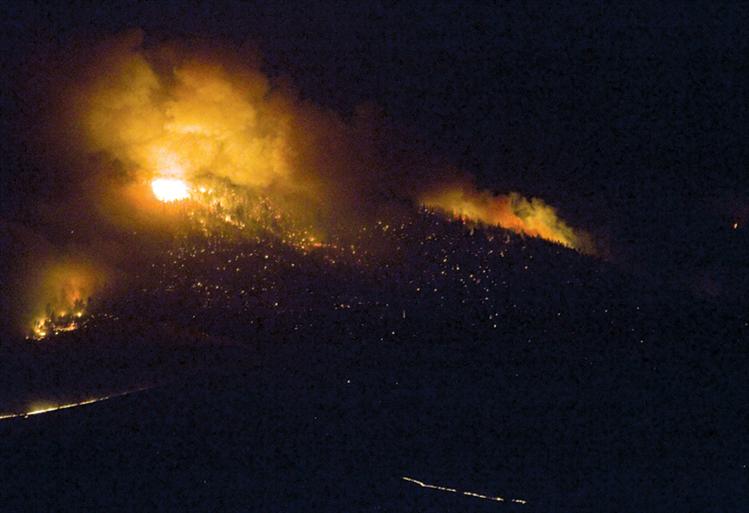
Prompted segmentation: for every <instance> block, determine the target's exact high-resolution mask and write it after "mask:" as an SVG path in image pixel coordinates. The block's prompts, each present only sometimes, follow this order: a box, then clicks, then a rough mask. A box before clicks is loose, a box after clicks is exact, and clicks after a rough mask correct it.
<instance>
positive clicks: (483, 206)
mask: <svg viewBox="0 0 749 513" xmlns="http://www.w3.org/2000/svg"><path fill="white" fill-rule="evenodd" d="M421 203H422V205H424V206H426V207H427V208H431V209H436V210H440V211H442V212H444V213H446V214H449V215H450V216H452V217H455V218H458V219H461V220H463V221H470V222H478V223H486V224H489V225H493V226H500V227H502V228H505V229H507V230H512V231H514V232H516V233H522V234H525V235H530V236H531V237H540V238H542V239H546V240H548V241H551V242H555V243H557V244H561V245H562V246H567V247H569V248H574V249H577V250H578V251H582V252H584V253H595V250H594V248H593V245H592V242H591V241H590V238H589V236H588V235H587V234H586V233H584V232H581V231H578V230H575V229H573V228H572V227H570V226H569V225H568V224H567V223H565V222H564V221H563V220H562V219H561V218H560V217H559V216H558V215H557V213H556V211H555V210H554V208H553V207H551V206H549V205H547V204H546V203H544V202H543V201H542V200H540V199H538V198H531V199H526V198H524V197H523V196H521V195H520V194H518V193H516V192H511V193H510V194H503V195H494V194H491V193H490V192H488V191H481V190H478V189H476V188H475V187H473V185H471V184H465V183H462V184H461V183H457V184H447V185H444V186H441V187H439V188H435V189H433V190H432V191H430V192H428V193H427V194H424V195H422V197H421Z"/></svg>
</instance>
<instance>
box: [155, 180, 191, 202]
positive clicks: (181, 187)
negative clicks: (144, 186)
mask: <svg viewBox="0 0 749 513" xmlns="http://www.w3.org/2000/svg"><path fill="white" fill-rule="evenodd" d="M151 190H152V191H153V195H154V196H156V199H158V200H159V201H163V202H164V203H170V202H172V201H181V200H185V199H187V198H189V197H190V189H189V188H188V187H187V184H186V183H185V182H183V181H182V180H179V179H176V178H157V179H155V180H153V181H152V182H151Z"/></svg>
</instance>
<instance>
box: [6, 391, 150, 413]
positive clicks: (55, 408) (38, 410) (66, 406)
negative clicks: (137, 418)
mask: <svg viewBox="0 0 749 513" xmlns="http://www.w3.org/2000/svg"><path fill="white" fill-rule="evenodd" d="M152 388H154V387H153V386H148V387H140V388H135V389H132V390H127V391H125V392H119V393H116V394H111V395H105V396H101V397H95V398H93V399H86V400H85V401H79V402H77V403H67V404H59V405H45V406H37V407H36V408H33V409H31V410H29V411H26V412H22V413H7V414H2V415H0V420H9V419H17V418H23V419H28V418H29V417H33V416H34V415H42V414H44V413H51V412H55V411H60V410H68V409H70V408H78V407H79V406H88V405H90V404H95V403H100V402H102V401H107V400H109V399H115V398H117V397H124V396H126V395H130V394H135V393H137V392H143V391H145V390H150V389H152Z"/></svg>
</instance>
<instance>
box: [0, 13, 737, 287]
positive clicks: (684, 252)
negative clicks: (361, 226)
mask: <svg viewBox="0 0 749 513" xmlns="http://www.w3.org/2000/svg"><path fill="white" fill-rule="evenodd" d="M217 4H218V5H217ZM624 4H625V5H621V3H619V5H615V4H614V3H612V4H611V5H600V4H591V5H586V4H577V5H576V6H574V7H570V6H568V5H565V6H559V5H552V4H551V3H550V2H538V3H534V4H531V5H527V3H526V2H522V3H502V4H499V5H493V4H486V5H483V6H481V7H475V6H470V7H469V6H466V5H463V4H462V3H458V2H456V3H450V4H436V5H435V4H427V3H417V4H410V5H408V6H405V5H402V6H399V7H396V8H392V7H389V6H385V5H381V4H377V3H374V2H371V3H367V5H366V6H364V5H359V6H341V5H335V3H333V2H329V3H326V2H323V3H317V4H307V3H304V4H297V5H290V4H289V3H287V2H274V3H270V4H268V5H263V4H258V5H247V4H244V3H236V2H211V3H205V4H202V5H197V3H195V5H194V4H193V3H183V2H159V3H157V2H133V3H130V2H123V3H116V4H115V3H110V4H101V5H99V4H96V5H93V4H73V5H65V6H59V7H57V6H56V5H49V3H47V2H38V3H36V4H35V3H31V2H29V3H26V4H24V5H23V6H20V5H19V6H10V4H7V5H6V7H4V8H3V12H2V18H3V22H2V24H3V30H2V33H3V35H2V41H3V58H2V64H3V74H4V76H5V83H4V84H3V85H4V91H3V100H2V108H3V109H4V110H6V112H7V113H8V114H9V115H4V116H3V118H4V120H5V121H4V124H3V130H4V132H5V136H4V144H3V151H4V153H6V159H4V160H5V164H4V165H3V168H4V172H3V182H2V183H3V199H4V203H5V204H6V208H7V209H9V210H10V211H12V207H8V206H7V205H11V206H12V205H13V204H14V201H13V198H12V197H10V196H11V195H15V196H16V197H19V196H18V195H17V194H15V193H16V192H17V191H18V187H19V186H18V183H19V180H17V179H14V177H15V178H17V177H18V176H19V169H23V168H24V166H27V163H26V161H25V159H24V156H23V152H22V151H18V149H17V148H15V147H14V144H13V138H12V137H13V133H14V132H16V131H17V126H16V125H14V123H16V122H18V121H17V120H18V119H21V120H22V119H24V118H23V117H22V116H21V117H17V116H15V115H16V114H19V113H22V112H23V111H24V110H25V109H28V108H29V106H28V105H25V104H24V103H23V100H22V98H23V94H22V93H23V92H22V91H19V90H18V85H17V83H18V82H17V81H16V78H17V77H26V76H27V75H28V72H27V70H28V69H29V66H28V62H29V60H31V59H36V58H37V56H39V55H40V54H44V53H45V52H47V51H48V50H50V49H55V48H57V47H60V46H64V45H67V44H69V43H70V42H71V41H72V40H80V39H91V40H97V39H99V38H102V37H106V36H108V35H111V34H115V33H118V32H121V31H123V30H125V29H128V28H134V27H140V28H142V29H144V30H145V32H146V35H147V37H148V38H154V39H162V38H170V37H180V38H183V37H201V38H209V39H221V40H223V41H227V42H228V43H229V44H231V45H236V46H242V45H244V46H250V47H253V46H254V47H258V48H259V49H260V50H261V52H262V54H263V57H264V60H265V66H266V70H267V71H268V72H269V74H271V75H272V76H285V77H288V78H290V79H291V80H292V81H293V82H294V84H295V85H296V87H297V88H298V89H299V91H300V92H301V94H302V95H303V96H304V97H306V98H308V99H310V100H311V101H313V102H315V103H317V104H321V105H325V106H328V107H331V108H333V109H335V110H337V111H339V112H342V113H344V114H345V113H347V112H351V111H352V110H353V109H354V108H355V107H356V105H358V104H361V103H364V102H370V103H373V104H376V105H378V106H379V107H380V108H382V109H383V110H384V112H385V113H386V114H387V115H388V116H389V118H390V119H391V120H392V121H393V122H394V123H395V124H398V125H400V126H403V127H405V128H407V129H408V130H410V131H411V132H412V133H414V134H415V135H416V136H418V137H419V138H421V139H422V141H423V143H424V144H425V145H427V146H428V147H429V148H430V149H431V151H432V152H433V154H436V155H440V156H444V157H445V158H446V159H448V160H449V161H451V162H453V163H455V164H456V165H458V166H459V167H462V168H463V169H465V170H467V171H469V172H471V173H473V174H475V175H477V176H478V178H479V181H480V182H481V184H482V185H484V186H487V187H491V188H494V189H496V190H498V191H506V190H519V191H521V192H522V193H524V194H526V195H537V196H540V197H542V198H544V199H545V200H547V201H548V202H549V203H551V204H553V205H556V206H558V207H559V209H560V210H561V213H562V215H563V217H565V218H568V219H569V220H570V222H571V223H572V224H574V225H579V226H581V227H584V228H586V229H589V230H590V231H591V232H593V233H594V234H595V235H596V236H597V237H598V238H599V240H603V241H606V243H607V244H608V245H609V246H610V249H611V254H612V256H613V258H614V260H616V261H619V262H621V263H623V264H624V265H626V266H627V267H629V268H632V269H634V268H638V269H644V270H645V271H646V272H648V273H654V274H655V275H657V276H660V277H664V276H665V277H667V278H668V279H673V278H674V275H682V276H677V277H676V278H675V280H676V281H677V282H680V283H686V284H688V285H690V286H695V284H696V283H697V284H699V283H703V281H704V280H708V281H714V282H716V283H718V284H719V286H718V288H719V289H721V288H722V289H725V288H730V287H731V286H735V285H731V284H733V283H735V282H736V278H737V276H739V277H740V276H745V274H737V273H744V271H745V270H744V271H740V270H738V268H737V265H738V263H740V262H742V261H745V258H746V256H747V250H746V242H747V235H746V233H747V230H746V228H745V227H744V228H743V230H742V229H740V230H732V229H731V228H730V225H731V223H732V222H734V221H740V222H743V223H746V224H748V225H749V199H748V194H749V176H748V175H749V172H748V171H749V158H748V155H747V144H746V140H745V137H746V136H745V133H746V128H747V126H749V124H748V123H747V106H746V99H747V98H749V94H747V93H749V91H747V83H749V82H748V81H747V67H748V64H749V45H748V43H749V37H747V35H748V34H747V31H748V29H747V28H746V27H747V26H748V24H747V22H748V21H749V16H747V14H749V12H748V11H749V8H747V6H746V5H744V6H741V5H736V4H723V5H720V3H717V2H705V3H698V2H689V3H684V4H681V5H679V4H676V3H674V4H668V5H666V6H663V5H660V6H653V5H651V3H650V2H643V3H631V2H625V3H624ZM19 98H21V99H20V100H19ZM10 215H12V214H10ZM739 281H740V280H739ZM696 286H697V287H698V288H699V287H700V286H701V285H696Z"/></svg>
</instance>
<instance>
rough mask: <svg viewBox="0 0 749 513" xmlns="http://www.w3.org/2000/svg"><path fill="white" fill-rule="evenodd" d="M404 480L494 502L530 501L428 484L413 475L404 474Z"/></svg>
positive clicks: (524, 502)
mask: <svg viewBox="0 0 749 513" xmlns="http://www.w3.org/2000/svg"><path fill="white" fill-rule="evenodd" d="M403 480H404V481H408V482H409V483H414V484H416V485H419V486H420V487H421V488H429V489H431V490H439V491H440V492H448V493H456V494H459V495H466V496H468V497H475V498H477V499H483V500H487V501H494V502H513V503H515V504H528V501H526V500H524V499H505V498H504V497H499V496H491V495H484V494H481V493H476V492H467V491H461V490H457V489H455V488H449V487H447V486H440V485H434V484H428V483H425V482H424V481H419V480H418V479H414V478H412V477H407V476H403Z"/></svg>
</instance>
